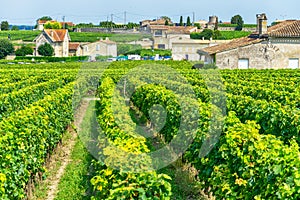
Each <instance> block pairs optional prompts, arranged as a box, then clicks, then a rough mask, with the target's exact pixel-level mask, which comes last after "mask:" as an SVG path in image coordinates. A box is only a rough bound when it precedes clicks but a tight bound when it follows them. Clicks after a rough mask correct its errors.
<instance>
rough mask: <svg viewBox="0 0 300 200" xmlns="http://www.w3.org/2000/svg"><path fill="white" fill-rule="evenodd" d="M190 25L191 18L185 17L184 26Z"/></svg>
mask: <svg viewBox="0 0 300 200" xmlns="http://www.w3.org/2000/svg"><path fill="white" fill-rule="evenodd" d="M191 25H192V23H191V18H190V16H188V17H187V20H186V26H191Z"/></svg>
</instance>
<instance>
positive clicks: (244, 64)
mask: <svg viewBox="0 0 300 200" xmlns="http://www.w3.org/2000/svg"><path fill="white" fill-rule="evenodd" d="M238 68H239V69H249V59H239V66H238Z"/></svg>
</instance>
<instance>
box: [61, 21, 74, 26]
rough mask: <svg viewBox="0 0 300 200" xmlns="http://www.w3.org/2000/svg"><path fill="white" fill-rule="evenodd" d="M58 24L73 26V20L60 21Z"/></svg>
mask: <svg viewBox="0 0 300 200" xmlns="http://www.w3.org/2000/svg"><path fill="white" fill-rule="evenodd" d="M60 24H61V25H62V26H64V24H66V25H68V26H75V24H74V23H73V22H60Z"/></svg>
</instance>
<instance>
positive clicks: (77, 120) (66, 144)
mask: <svg viewBox="0 0 300 200" xmlns="http://www.w3.org/2000/svg"><path fill="white" fill-rule="evenodd" d="M91 100H97V99H94V98H86V99H83V101H82V103H81V105H80V107H79V108H78V110H77V113H76V115H75V116H74V125H75V127H76V128H77V129H78V128H79V127H80V125H81V123H82V121H83V119H84V116H85V113H86V110H87V108H88V106H89V102H90V101H91ZM68 131H69V133H70V138H67V140H66V141H62V145H61V147H60V148H59V149H58V150H57V152H56V153H54V154H53V156H51V159H50V162H49V164H48V167H47V168H50V169H51V168H54V167H55V166H56V165H57V162H60V163H61V164H60V167H59V169H58V170H57V173H56V174H50V175H49V177H47V180H46V182H48V183H46V185H48V191H47V197H46V198H45V200H54V199H55V197H56V195H57V192H58V185H59V182H60V180H61V177H62V176H63V174H64V172H65V169H66V167H67V166H68V164H69V163H70V161H71V154H72V151H73V148H74V145H75V143H76V138H77V132H76V131H75V130H74V129H73V128H71V127H69V128H68ZM77 131H78V130H77Z"/></svg>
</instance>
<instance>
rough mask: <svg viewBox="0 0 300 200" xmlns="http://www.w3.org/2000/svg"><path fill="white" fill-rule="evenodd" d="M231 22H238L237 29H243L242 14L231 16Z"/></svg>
mask: <svg viewBox="0 0 300 200" xmlns="http://www.w3.org/2000/svg"><path fill="white" fill-rule="evenodd" d="M231 24H237V26H236V28H235V29H236V30H237V31H241V30H242V29H243V25H244V21H243V18H242V17H241V16H240V15H235V16H233V17H232V18H231Z"/></svg>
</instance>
